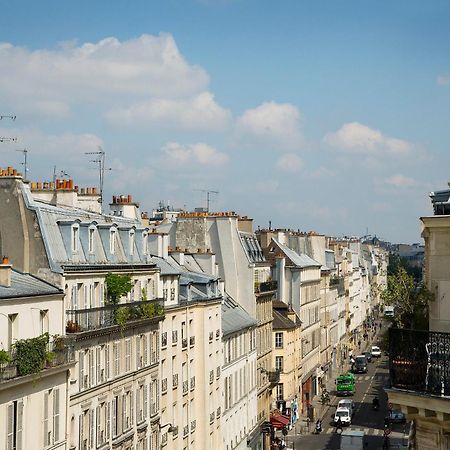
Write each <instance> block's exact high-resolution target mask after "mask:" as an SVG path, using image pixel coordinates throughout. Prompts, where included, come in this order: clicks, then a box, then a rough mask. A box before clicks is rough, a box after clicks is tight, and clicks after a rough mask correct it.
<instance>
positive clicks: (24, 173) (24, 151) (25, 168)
mask: <svg viewBox="0 0 450 450" xmlns="http://www.w3.org/2000/svg"><path fill="white" fill-rule="evenodd" d="M16 152H20V153H23V163H21V164H22V165H23V179H24V180H26V179H27V172H28V167H27V156H28V150H27V149H26V148H24V149H16Z"/></svg>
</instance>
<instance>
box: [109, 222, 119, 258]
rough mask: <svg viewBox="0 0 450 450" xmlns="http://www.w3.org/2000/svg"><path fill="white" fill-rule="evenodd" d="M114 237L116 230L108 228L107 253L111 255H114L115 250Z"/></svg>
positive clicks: (115, 236) (115, 237)
mask: <svg viewBox="0 0 450 450" xmlns="http://www.w3.org/2000/svg"><path fill="white" fill-rule="evenodd" d="M116 239H117V230H116V228H114V227H113V228H111V229H110V230H109V253H111V255H114V253H115V252H116Z"/></svg>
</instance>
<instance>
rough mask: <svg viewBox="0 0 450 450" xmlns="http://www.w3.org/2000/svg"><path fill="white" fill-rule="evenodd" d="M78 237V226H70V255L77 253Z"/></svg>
mask: <svg viewBox="0 0 450 450" xmlns="http://www.w3.org/2000/svg"><path fill="white" fill-rule="evenodd" d="M79 235H80V227H79V225H78V224H77V225H72V253H76V252H77V251H78V241H79Z"/></svg>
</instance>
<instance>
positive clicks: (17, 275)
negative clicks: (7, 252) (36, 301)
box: [0, 269, 63, 299]
mask: <svg viewBox="0 0 450 450" xmlns="http://www.w3.org/2000/svg"><path fill="white" fill-rule="evenodd" d="M51 294H63V291H61V290H60V289H59V288H57V287H56V286H53V285H52V284H50V283H47V282H46V281H44V280H41V279H40V278H38V277H36V276H34V275H30V274H27V273H22V272H19V271H18V270H16V269H11V286H3V285H0V299H6V298H18V297H36V296H39V295H51Z"/></svg>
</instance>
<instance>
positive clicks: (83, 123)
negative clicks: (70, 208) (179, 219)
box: [0, 0, 450, 243]
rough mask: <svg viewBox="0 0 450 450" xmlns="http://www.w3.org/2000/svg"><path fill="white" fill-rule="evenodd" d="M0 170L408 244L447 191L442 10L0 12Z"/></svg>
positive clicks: (448, 7) (221, 0) (270, 7)
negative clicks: (437, 195) (101, 169)
mask: <svg viewBox="0 0 450 450" xmlns="http://www.w3.org/2000/svg"><path fill="white" fill-rule="evenodd" d="M1 3H2V6H1V11H2V24H1V27H0V114H2V115H15V116H16V119H15V120H14V121H12V120H10V119H8V118H3V119H2V120H1V121H0V138H11V137H15V138H17V142H11V141H8V140H5V142H3V143H0V166H1V167H5V166H9V165H12V166H14V167H17V168H19V169H22V170H23V165H21V163H22V161H23V154H22V153H21V152H20V151H17V150H23V149H27V151H28V169H29V170H28V174H27V175H28V178H29V179H30V180H32V181H51V180H52V178H53V172H54V167H56V170H57V173H58V174H59V173H60V172H61V171H64V172H66V173H67V174H68V175H69V176H70V178H73V179H74V180H75V184H78V185H79V186H94V185H96V184H98V171H97V170H96V166H95V163H93V162H91V160H92V159H95V156H92V155H86V154H85V153H86V152H95V151H98V148H99V146H100V147H101V148H102V149H103V150H104V151H105V152H106V167H107V168H108V169H111V170H107V171H106V176H105V194H106V195H105V197H106V198H107V199H108V201H109V199H110V198H111V196H112V195H113V194H114V195H118V194H131V195H133V198H134V199H135V200H136V201H139V202H140V205H141V210H142V211H151V209H152V208H153V207H155V206H156V205H157V204H158V202H159V201H163V202H164V203H166V204H167V203H168V202H170V205H171V206H173V207H175V208H177V207H180V208H185V209H188V210H193V209H194V208H195V207H202V206H203V207H204V206H206V194H205V192H204V191H205V190H212V191H218V192H219V193H218V194H211V195H210V200H211V203H210V210H211V211H236V212H237V213H239V214H241V215H247V216H250V217H252V218H253V219H254V224H255V227H256V226H258V225H259V226H261V227H267V226H268V224H269V221H271V223H272V227H278V228H293V229H300V230H301V231H311V230H314V231H316V232H319V233H324V234H327V235H331V236H363V235H365V234H366V233H369V234H372V235H376V236H378V237H380V238H382V239H385V240H388V241H391V242H396V243H398V242H405V243H408V242H409V243H412V242H419V241H420V231H421V230H420V220H419V218H420V217H421V216H424V215H430V214H432V208H431V203H430V199H429V196H428V194H429V192H431V191H433V190H440V189H446V188H447V182H448V181H450V173H449V167H450V136H449V131H450V2H448V1H446V0H433V1H432V2H430V1H425V0H424V1H415V0H386V1H383V0H354V1H353V0H340V1H335V0H328V1H325V0H308V1H306V0H280V1H266V0H164V1H156V0H155V1H151V0H146V1H141V0H134V1H132V2H130V1H120V0H116V1H111V0H109V1H106V0H96V1H95V2H92V1H86V0H78V1H77V2H61V1H55V0H54V1H49V0H41V1H40V2H35V1H21V0H15V1H9V2H6V1H2V2H1Z"/></svg>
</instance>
